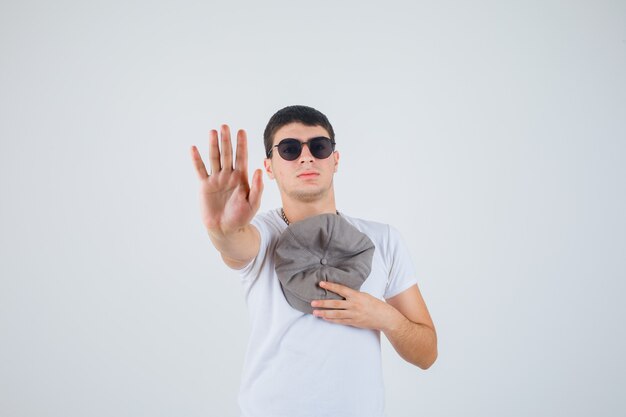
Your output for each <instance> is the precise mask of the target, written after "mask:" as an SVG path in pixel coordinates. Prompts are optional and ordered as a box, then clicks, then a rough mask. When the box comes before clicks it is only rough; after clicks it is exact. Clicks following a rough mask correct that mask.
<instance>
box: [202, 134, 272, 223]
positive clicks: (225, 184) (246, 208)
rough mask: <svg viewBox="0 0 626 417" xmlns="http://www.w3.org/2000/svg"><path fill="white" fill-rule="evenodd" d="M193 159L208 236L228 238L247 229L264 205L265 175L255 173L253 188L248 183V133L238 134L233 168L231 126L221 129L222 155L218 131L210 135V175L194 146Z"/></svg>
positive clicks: (256, 171) (259, 172) (203, 220)
mask: <svg viewBox="0 0 626 417" xmlns="http://www.w3.org/2000/svg"><path fill="white" fill-rule="evenodd" d="M191 157H192V159H193V163H194V166H195V169H196V172H197V174H198V179H199V180H200V208H201V214H202V223H203V224H204V226H205V227H206V228H207V230H208V231H209V233H213V234H218V235H228V234H230V233H233V232H235V231H237V230H239V229H241V228H243V227H244V226H246V225H248V224H249V223H250V221H251V220H252V218H253V217H254V215H255V213H256V212H257V210H258V209H259V206H260V205H261V194H262V193H263V182H262V180H261V174H262V171H261V170H260V169H257V170H255V172H254V175H253V177H252V185H251V186H250V184H249V183H248V149H247V138H246V132H245V131H244V130H243V129H240V130H239V131H238V132H237V153H236V159H235V165H234V167H233V148H232V142H231V140H230V129H229V127H228V125H222V126H221V152H220V147H219V146H218V137H217V131H216V130H211V132H210V134H209V162H210V166H211V174H210V175H209V173H208V172H207V169H206V167H205V165H204V162H203V161H202V157H201V156H200V153H199V151H198V149H197V148H196V147H195V146H192V147H191Z"/></svg>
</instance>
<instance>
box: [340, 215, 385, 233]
mask: <svg viewBox="0 0 626 417" xmlns="http://www.w3.org/2000/svg"><path fill="white" fill-rule="evenodd" d="M341 215H342V216H343V218H344V219H346V220H347V221H348V223H350V224H351V225H352V226H354V227H356V228H357V230H359V231H360V232H363V233H365V234H366V235H368V236H369V237H370V239H371V238H375V237H379V236H380V237H386V236H387V235H388V234H389V229H390V227H391V226H390V225H388V224H387V223H381V222H376V221H373V220H365V219H361V218H358V217H352V216H349V215H347V214H344V213H341Z"/></svg>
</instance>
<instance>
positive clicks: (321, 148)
mask: <svg viewBox="0 0 626 417" xmlns="http://www.w3.org/2000/svg"><path fill="white" fill-rule="evenodd" d="M309 149H310V150H311V155H313V156H314V157H316V158H317V159H326V158H328V157H329V156H330V154H332V153H333V144H332V142H331V141H330V139H327V138H315V139H311V142H309Z"/></svg>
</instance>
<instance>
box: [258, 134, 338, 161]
mask: <svg viewBox="0 0 626 417" xmlns="http://www.w3.org/2000/svg"><path fill="white" fill-rule="evenodd" d="M304 145H307V146H308V147H309V151H310V152H311V155H313V156H314V157H315V158H317V159H326V158H328V157H329V156H330V155H331V154H332V153H333V151H334V150H335V141H334V140H331V139H329V138H326V137H324V136H319V137H316V138H312V139H309V140H307V141H306V142H300V141H299V140H298V139H292V138H287V139H283V140H281V141H280V142H279V143H278V145H274V146H272V148H271V149H270V151H269V152H268V153H267V157H268V158H270V157H271V155H272V151H273V150H274V148H278V154H279V155H280V157H281V158H283V159H284V160H286V161H294V160H296V159H298V157H299V156H300V154H301V153H302V146H304Z"/></svg>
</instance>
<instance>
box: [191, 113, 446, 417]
mask: <svg viewBox="0 0 626 417" xmlns="http://www.w3.org/2000/svg"><path fill="white" fill-rule="evenodd" d="M334 139H335V135H334V131H333V128H332V126H331V124H330V122H329V121H328V119H327V118H326V116H324V115H323V114H322V113H320V112H319V111H317V110H315V109H313V108H310V107H306V106H289V107H286V108H284V109H281V110H279V111H278V112H277V113H276V114H274V115H273V116H272V118H271V119H270V121H269V123H268V125H267V127H266V129H265V134H264V140H265V150H266V155H267V158H266V159H265V160H264V167H265V172H266V173H267V175H268V176H269V178H270V179H273V180H275V181H276V183H277V185H278V188H279V190H280V195H281V200H282V208H277V209H275V210H270V211H268V212H265V213H261V214H259V215H256V216H255V214H256V212H257V210H258V209H259V206H260V202H261V194H262V190H263V182H262V180H261V175H262V172H261V170H260V169H259V170H256V171H255V172H254V175H253V177H252V182H251V183H249V181H248V167H247V165H248V161H247V139H246V132H245V131H244V130H239V131H238V132H237V150H236V156H235V161H234V162H235V163H234V166H233V151H232V145H231V138H230V131H229V128H228V126H226V125H222V126H221V150H220V146H219V145H218V133H217V131H216V130H211V132H210V138H209V161H210V168H211V175H209V174H208V172H207V169H206V167H205V165H204V163H203V161H202V158H201V157H200V154H199V152H198V150H197V148H196V147H195V146H192V148H191V154H192V158H193V161H194V165H195V169H196V172H197V174H198V178H199V179H200V183H201V191H200V196H201V197H200V199H201V212H202V221H203V223H204V225H205V227H206V229H207V231H208V234H209V237H210V239H211V241H212V243H213V245H214V246H215V247H216V248H217V250H218V251H219V252H220V253H221V256H222V259H223V260H224V262H225V263H226V265H228V266H229V267H231V268H233V269H236V270H238V271H239V275H240V280H241V282H242V285H243V287H244V293H245V296H246V303H247V305H248V309H249V317H250V320H251V335H250V340H249V344H248V349H247V354H246V359H245V363H244V370H243V375H242V385H241V389H240V392H239V405H240V409H241V416H243V417H256V416H260V417H269V416H272V417H279V416H280V417H282V416H285V417H299V416H316V417H320V416H332V417H348V416H354V417H370V416H371V417H382V416H385V413H384V386H383V381H382V369H381V368H382V367H381V358H380V356H381V355H380V332H383V333H384V334H385V336H386V337H387V339H388V340H389V341H390V342H391V344H392V346H393V347H394V349H395V350H396V351H397V352H398V354H399V355H400V356H401V357H402V358H403V359H404V360H406V361H408V362H410V363H412V364H414V365H416V366H418V367H420V368H422V369H428V368H429V367H430V366H431V365H432V363H433V362H434V361H435V359H436V358H437V335H436V332H435V327H434V325H433V321H432V319H431V317H430V315H429V312H428V309H427V308H426V305H425V303H424V300H423V299H422V296H421V294H420V291H419V289H418V286H417V282H416V276H415V271H414V268H413V265H412V262H411V259H410V256H409V254H408V251H407V248H406V246H405V244H404V243H403V241H402V239H401V238H400V236H399V233H398V232H397V230H396V229H394V228H393V227H391V226H388V225H386V224H381V223H377V222H372V221H367V220H362V219H358V218H353V217H350V216H348V215H346V214H345V213H343V212H340V211H337V207H336V206H335V194H334V189H333V177H334V174H335V172H337V167H338V165H339V153H338V152H337V151H336V150H335V141H334ZM325 213H329V214H333V213H334V214H336V215H338V216H341V217H342V220H347V221H348V222H349V223H350V224H351V225H352V226H354V227H355V228H356V229H358V231H359V232H362V233H363V234H365V235H366V236H368V237H369V239H371V241H372V242H373V243H374V246H375V250H374V255H373V259H372V261H371V262H372V263H371V272H370V273H369V276H368V277H367V279H366V280H365V281H364V282H363V284H362V286H361V287H360V288H359V290H355V289H353V288H349V287H347V286H344V285H341V284H339V283H337V282H333V280H332V279H328V281H327V282H320V284H319V285H320V286H321V287H323V288H324V289H325V290H327V291H330V292H333V293H336V294H338V295H339V296H340V297H337V298H340V299H332V300H331V299H324V300H313V301H312V302H311V305H312V308H313V314H307V313H304V312H302V311H299V310H297V309H295V308H292V307H291V306H290V305H289V303H288V302H287V300H286V299H285V294H284V293H283V291H282V289H281V285H280V283H279V281H278V278H277V276H276V271H275V265H274V258H273V254H274V251H275V249H276V245H277V241H278V239H279V237H280V236H281V234H282V232H283V231H284V230H285V229H286V228H287V227H288V225H290V224H295V223H297V222H299V221H302V220H305V219H311V218H312V217H313V216H317V215H321V214H325ZM383 298H384V301H383ZM316 308H317V309H316Z"/></svg>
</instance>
